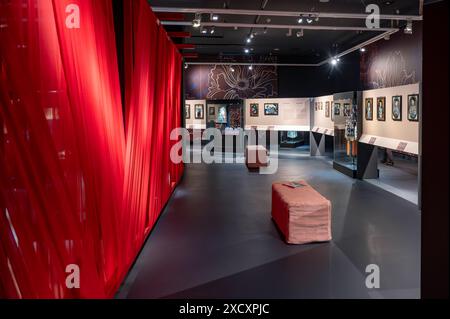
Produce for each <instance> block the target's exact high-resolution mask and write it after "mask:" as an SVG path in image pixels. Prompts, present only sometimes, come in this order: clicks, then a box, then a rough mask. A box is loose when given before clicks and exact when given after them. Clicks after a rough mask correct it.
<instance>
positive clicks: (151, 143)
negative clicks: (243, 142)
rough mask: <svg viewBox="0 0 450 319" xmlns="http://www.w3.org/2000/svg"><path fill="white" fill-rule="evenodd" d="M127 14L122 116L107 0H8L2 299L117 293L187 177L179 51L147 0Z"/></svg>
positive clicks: (2, 111)
mask: <svg viewBox="0 0 450 319" xmlns="http://www.w3.org/2000/svg"><path fill="white" fill-rule="evenodd" d="M69 5H77V6H78V8H79V17H80V27H79V28H69V27H68V24H67V22H68V20H67V19H68V16H69V15H70V14H71V11H70V10H68V6H69ZM69 8H70V6H69ZM124 18H125V19H124V24H125V25H124V30H125V37H124V44H125V48H124V49H125V50H124V52H125V55H124V65H125V84H126V85H125V92H122V93H123V94H125V114H123V111H122V102H121V91H120V84H119V73H118V64H117V58H118V57H117V55H116V43H115V34H114V19H113V11H112V3H111V1H110V0H95V1H94V0H90V1H88V0H70V1H68V0H53V1H52V0H28V1H22V0H8V1H6V0H0V180H1V181H2V182H1V183H0V209H1V211H0V297H2V298H5V297H6V298H109V297H112V296H114V294H115V292H116V291H117V289H118V287H119V286H120V284H121V281H122V280H123V278H124V277H125V275H126V273H127V271H128V269H129V267H130V265H131V264H132V262H133V260H134V258H135V257H136V254H137V253H138V252H139V250H140V248H141V246H142V244H143V242H144V240H145V238H146V236H147V235H148V233H149V231H150V230H151V228H152V227H153V226H154V223H155V222H156V220H157V218H158V216H159V214H160V212H161V210H162V209H163V207H164V205H165V203H166V202H167V200H168V199H169V197H170V195H171V193H172V191H173V190H174V188H175V186H176V184H177V183H178V181H179V180H180V178H181V174H182V172H183V166H182V165H181V164H178V165H175V164H173V163H172V162H171V161H170V158H169V152H170V147H171V146H172V145H173V143H175V142H173V141H170V140H169V136H170V131H171V130H172V129H173V128H175V127H178V126H180V122H181V118H180V103H181V100H180V89H181V88H180V85H181V56H180V54H179V53H178V52H177V50H176V47H175V46H174V45H173V43H172V42H171V41H170V39H169V38H168V37H167V34H166V33H165V31H164V30H163V28H162V27H161V26H160V25H159V24H158V22H157V19H156V17H155V16H154V14H153V13H152V11H151V9H150V7H149V6H148V4H147V3H146V1H145V0H138V1H131V0H128V1H127V0H126V1H124ZM69 22H70V21H69ZM124 116H125V125H124V121H123V118H124ZM70 264H75V265H77V266H79V269H80V289H69V288H68V287H67V286H66V279H67V276H68V275H69V274H68V273H67V272H66V267H67V266H68V265H70Z"/></svg>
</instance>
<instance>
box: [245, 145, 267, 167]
mask: <svg viewBox="0 0 450 319" xmlns="http://www.w3.org/2000/svg"><path fill="white" fill-rule="evenodd" d="M245 164H246V165H247V168H248V169H258V168H260V167H266V166H267V165H268V164H269V156H268V154H267V149H266V148H265V147H264V146H262V145H248V146H247V148H246V149H245Z"/></svg>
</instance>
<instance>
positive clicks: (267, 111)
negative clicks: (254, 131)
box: [264, 103, 279, 116]
mask: <svg viewBox="0 0 450 319" xmlns="http://www.w3.org/2000/svg"><path fill="white" fill-rule="evenodd" d="M278 111H279V110H278V103H266V104H264V115H269V116H278Z"/></svg>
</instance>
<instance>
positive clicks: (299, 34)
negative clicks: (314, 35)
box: [296, 29, 304, 38]
mask: <svg viewBox="0 0 450 319" xmlns="http://www.w3.org/2000/svg"><path fill="white" fill-rule="evenodd" d="M296 35H297V38H301V37H302V36H303V35H304V33H303V29H301V30H300V31H297V33H296Z"/></svg>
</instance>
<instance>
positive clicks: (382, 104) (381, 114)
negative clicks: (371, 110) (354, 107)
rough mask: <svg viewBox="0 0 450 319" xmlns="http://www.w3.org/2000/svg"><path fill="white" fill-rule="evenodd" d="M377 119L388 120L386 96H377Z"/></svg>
mask: <svg viewBox="0 0 450 319" xmlns="http://www.w3.org/2000/svg"><path fill="white" fill-rule="evenodd" d="M377 120H378V121H386V98H385V97H379V98H377Z"/></svg>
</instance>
